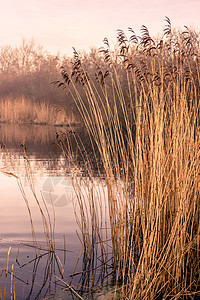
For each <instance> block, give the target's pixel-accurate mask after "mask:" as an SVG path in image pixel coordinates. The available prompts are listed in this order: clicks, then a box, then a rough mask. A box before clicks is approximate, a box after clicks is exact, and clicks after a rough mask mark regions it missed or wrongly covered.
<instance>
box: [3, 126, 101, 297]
mask: <svg viewBox="0 0 200 300" xmlns="http://www.w3.org/2000/svg"><path fill="white" fill-rule="evenodd" d="M74 130H77V131H79V133H80V131H81V132H82V133H80V135H81V138H82V139H83V140H84V138H86V133H85V132H84V131H83V130H82V129H80V128H78V129H74ZM66 132H70V129H69V128H67V127H54V126H39V125H35V126H32V125H13V124H1V125H0V145H1V148H0V170H1V172H0V271H1V270H2V269H3V266H4V263H5V261H6V258H7V253H8V250H9V247H11V252H10V257H9V263H8V273H7V282H6V291H5V293H6V299H10V293H11V291H10V289H11V285H12V284H11V278H12V276H11V274H12V265H14V280H15V292H16V299H21V300H23V299H43V298H44V297H47V296H48V297H49V296H50V295H54V294H55V293H56V292H57V293H58V295H59V291H60V290H61V289H62V288H63V287H65V288H66V285H65V284H64V283H63V282H62V281H61V280H59V279H58V278H60V279H62V280H63V281H65V282H67V283H68V284H69V283H70V284H72V285H73V286H74V285H75V288H76V284H77V285H78V284H79V287H80V281H82V285H83V282H84V284H85V281H84V280H85V279H84V278H83V277H84V276H82V274H81V273H80V274H81V275H79V276H74V278H73V282H72V283H71V277H70V275H71V274H73V272H74V268H75V266H76V269H75V272H76V273H78V272H81V270H82V269H83V265H84V262H83V257H84V255H83V253H82V252H81V249H82V245H81V241H80V240H79V238H78V235H77V232H79V228H78V225H77V222H76V218H75V215H74V209H75V207H76V194H75V191H74V187H73V185H72V175H71V174H72V172H71V170H69V165H67V163H66V157H64V156H63V153H62V151H61V150H60V149H59V147H58V146H57V145H56V138H57V139H58V137H59V136H61V135H64V134H65V133H66ZM80 168H81V167H80ZM84 176H85V178H86V177H87V176H86V175H84ZM80 180H81V177H80ZM97 180H98V179H97ZM37 201H39V202H37ZM77 210H78V208H77ZM43 214H44V215H43ZM79 236H80V235H79ZM52 247H53V248H52ZM51 249H54V250H55V251H51ZM78 258H79V260H78V262H77V259H78ZM76 263H77V264H76ZM5 275H6V272H5V271H4V272H3V275H2V277H1V279H0V287H1V292H2V294H3V292H4V282H5ZM55 276H56V277H55ZM12 281H13V278H12ZM64 297H65V298H63V299H72V293H71V292H65V293H64ZM73 297H74V298H73V299H76V296H73Z"/></svg>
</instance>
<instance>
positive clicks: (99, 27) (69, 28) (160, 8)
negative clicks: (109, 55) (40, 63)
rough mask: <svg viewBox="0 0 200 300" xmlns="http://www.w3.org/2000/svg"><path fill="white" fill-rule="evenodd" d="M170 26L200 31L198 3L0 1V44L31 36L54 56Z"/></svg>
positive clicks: (169, 0)
mask: <svg viewBox="0 0 200 300" xmlns="http://www.w3.org/2000/svg"><path fill="white" fill-rule="evenodd" d="M165 16H168V17H169V18H170V19H171V22H172V25H173V27H180V28H183V26H184V25H187V26H193V27H195V28H196V27H197V28H200V17H199V16H200V0H120V1H119V0H0V28H1V29H0V46H2V45H12V46H16V45H18V44H19V43H20V42H21V40H22V38H25V39H31V38H34V40H35V41H36V43H40V44H42V45H43V46H44V48H46V49H47V50H49V51H51V52H52V53H57V52H58V51H60V52H61V53H65V54H67V55H71V54H72V47H75V48H76V49H77V50H88V49H89V48H90V47H92V46H96V47H100V46H102V44H103V43H102V41H103V39H104V37H107V38H108V39H109V40H110V42H112V43H114V42H115V41H116V30H117V29H123V30H124V31H126V32H127V28H128V27H132V28H133V29H134V30H135V31H136V33H137V34H138V35H140V28H141V25H146V26H147V27H148V29H149V31H150V34H152V35H154V36H156V35H157V34H159V33H161V32H162V29H163V26H164V18H165Z"/></svg>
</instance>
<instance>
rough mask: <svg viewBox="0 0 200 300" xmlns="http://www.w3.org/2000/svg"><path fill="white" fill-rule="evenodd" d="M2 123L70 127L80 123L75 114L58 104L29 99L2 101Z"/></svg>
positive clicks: (0, 109)
mask: <svg viewBox="0 0 200 300" xmlns="http://www.w3.org/2000/svg"><path fill="white" fill-rule="evenodd" d="M0 122H7V123H33V124H48V125H69V124H77V123H79V122H78V121H77V119H76V118H75V116H74V114H73V112H67V111H66V110H65V109H64V108H63V107H61V106H60V105H57V104H46V103H37V102H33V101H31V100H29V99H25V98H23V97H22V98H19V99H9V98H7V99H2V100H1V102H0Z"/></svg>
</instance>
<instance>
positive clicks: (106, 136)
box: [61, 19, 200, 300]
mask: <svg viewBox="0 0 200 300" xmlns="http://www.w3.org/2000/svg"><path fill="white" fill-rule="evenodd" d="M170 26H171V24H170V21H169V20H168V19H167V25H166V28H165V29H166V31H165V37H164V39H163V40H162V41H161V42H160V41H159V42H158V43H156V41H154V40H152V39H151V38H150V36H149V33H148V30H147V28H145V27H143V35H142V37H141V40H140V41H137V42H136V40H134V42H135V43H136V46H135V45H134V46H133V47H132V48H131V47H129V46H128V45H127V40H126V38H125V37H124V36H123V32H121V33H120V36H119V38H120V37H121V41H120V44H119V45H120V53H121V56H120V57H121V60H122V64H123V65H124V67H125V70H126V85H127V91H126V92H127V93H126V96H125V94H124V91H123V89H122V85H121V79H120V78H119V76H118V73H117V71H116V65H115V63H114V62H113V61H112V57H111V56H110V54H109V49H106V50H105V49H104V50H105V51H104V52H105V54H106V59H107V60H108V62H109V78H108V81H106V79H105V76H104V78H103V80H101V83H100V84H101V94H100V93H99V90H98V89H97V87H96V83H94V82H93V81H92V80H91V79H90V78H88V75H87V73H86V71H85V70H84V69H83V67H82V64H81V61H80V60H79V58H78V56H77V53H75V64H74V66H75V68H74V70H75V75H74V73H73V76H69V75H68V74H67V73H66V72H63V79H64V83H67V84H68V83H70V85H69V90H70V93H71V95H72V97H73V98H74V101H75V102H76V104H77V107H78V108H79V111H80V113H81V115H82V118H83V120H84V122H85V125H86V127H87V129H88V133H89V135H90V136H91V143H94V144H95V145H96V146H97V148H98V153H97V152H96V151H95V152H94V157H97V156H98V155H100V159H101V161H102V165H103V169H101V170H99V176H100V177H101V176H102V174H103V175H104V176H105V182H106V189H105V190H104V193H98V188H97V187H96V186H95V180H94V177H93V175H94V173H93V170H92V167H91V158H90V157H88V156H87V154H86V153H87V151H86V149H85V150H84V152H83V151H82V150H81V151H82V153H84V154H83V160H84V162H85V164H86V165H87V168H88V172H89V175H90V179H91V180H90V183H89V184H85V186H84V189H83V188H82V185H81V183H80V180H79V176H78V173H77V176H76V172H73V176H74V185H75V190H76V193H77V200H78V204H79V208H80V215H79V218H78V222H79V226H80V229H81V232H82V242H83V248H84V251H85V257H86V260H87V267H88V269H89V270H90V272H91V274H92V276H91V278H90V280H91V281H90V285H91V287H92V288H93V287H94V273H93V271H92V270H93V269H94V261H95V257H96V259H98V260H99V259H100V260H101V262H103V263H104V266H105V268H108V266H111V265H112V271H111V273H110V274H111V275H112V279H113V280H114V282H115V283H116V284H117V285H118V289H119V290H118V292H119V293H120V299H138V300H141V299H197V298H198V297H199V296H200V293H199V290H200V289H199V288H200V277H199V276H200V273H199V261H200V260H199V254H200V247H199V245H200V243H199V242H200V223H199V215H200V211H199V208H200V205H199V204H200V195H199V184H200V182H199V181H200V175H199V171H200V170H199V157H200V149H199V145H200V136H199V98H200V92H199V85H200V81H199V78H200V74H199V60H198V59H199V52H195V51H197V50H199V49H196V48H195V47H194V46H195V45H194V44H192V39H191V40H189V38H188V35H189V34H190V33H189V31H188V35H187V36H186V38H184V39H183V38H182V40H181V41H180V40H178V37H177V36H175V37H174V36H173V35H172V32H171V27H170ZM183 34H184V33H183ZM135 38H136V37H135ZM174 39H177V40H178V41H177V42H176V43H175V42H174ZM132 40H133V38H132ZM106 43H107V41H106ZM74 77H75V80H74ZM76 82H79V83H80V84H81V85H82V89H83V91H84V93H85V97H83V96H80V93H79V91H78V89H77V88H76ZM123 83H124V78H123ZM127 94H128V96H127ZM77 143H78V144H79V145H80V149H82V148H83V145H81V142H80V141H79V140H78V138H77ZM61 147H62V148H63V150H64V152H66V153H68V154H69V153H70V151H71V154H73V153H72V149H71V148H70V140H68V143H67V144H66V145H65V146H63V143H61ZM94 149H95V148H94ZM103 184H104V183H102V182H101V183H100V186H102V185H103ZM95 191H96V192H95ZM106 215H108V218H106ZM105 228H106V230H105ZM106 236H107V237H110V238H111V248H110V245H108V243H107V242H105V240H106ZM97 243H98V245H99V247H100V254H99V252H98V253H97V250H96V249H97ZM110 249H111V250H112V263H111V262H109V263H108V257H109V251H110ZM99 255H100V256H99ZM99 257H101V258H99ZM95 267H96V266H95ZM107 276H108V275H107ZM117 295H118V293H117V292H116V294H115V296H116V297H117Z"/></svg>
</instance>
